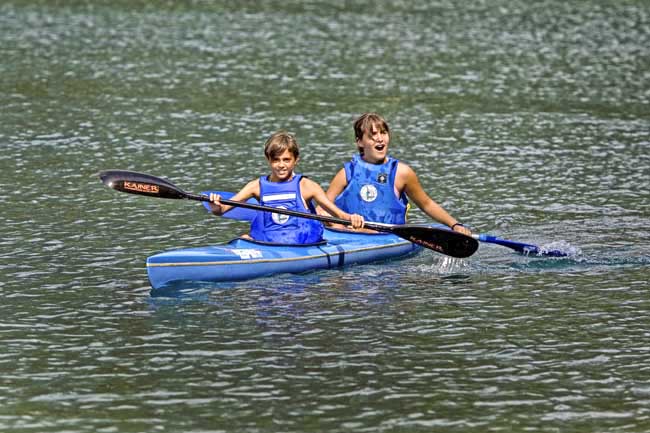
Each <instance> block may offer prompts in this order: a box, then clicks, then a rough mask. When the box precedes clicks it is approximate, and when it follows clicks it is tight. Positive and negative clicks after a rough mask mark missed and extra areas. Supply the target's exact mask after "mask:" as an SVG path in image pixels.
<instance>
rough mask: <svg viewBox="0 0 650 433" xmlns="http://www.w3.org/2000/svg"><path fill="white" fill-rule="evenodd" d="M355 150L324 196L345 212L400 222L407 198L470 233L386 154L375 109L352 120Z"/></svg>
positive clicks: (383, 125)
mask: <svg viewBox="0 0 650 433" xmlns="http://www.w3.org/2000/svg"><path fill="white" fill-rule="evenodd" d="M354 134H355V142H356V145H357V149H358V150H359V154H358V155H355V156H354V157H353V158H352V161H350V162H347V163H345V165H344V167H343V168H342V169H341V170H340V171H339V172H338V173H337V174H336V175H335V176H334V178H333V179H332V182H331V183H330V186H329V188H328V189H327V196H328V197H329V198H330V200H332V201H334V203H335V204H336V205H337V206H338V207H340V208H341V209H344V210H345V211H347V212H354V213H358V214H360V215H363V217H364V219H365V220H366V221H375V222H381V223H390V224H404V223H405V222H406V211H407V208H408V200H409V199H410V200H411V201H412V202H413V203H415V204H416V205H417V206H418V207H419V208H420V209H421V210H422V211H423V212H424V213H426V214H427V215H429V216H430V217H431V218H433V219H434V220H436V221H438V222H439V223H441V224H445V225H447V226H448V227H450V228H451V229H452V230H454V231H457V232H460V233H463V234H466V235H468V236H471V231H470V230H469V229H468V228H466V227H465V226H463V225H462V224H461V223H459V222H458V220H456V219H455V218H454V217H452V216H451V215H449V213H447V211H445V210H444V209H443V208H442V206H440V205H439V204H438V203H436V202H435V201H434V200H433V199H432V198H431V197H429V195H428V194H427V193H426V192H425V191H424V190H423V189H422V185H420V181H419V180H418V177H417V174H416V173H415V171H414V170H413V169H412V168H411V167H409V166H408V165H407V164H405V163H403V162H401V161H398V160H396V159H394V158H392V157H390V156H389V155H388V144H389V143H390V129H389V127H388V123H387V122H386V120H384V118H383V117H382V116H380V115H379V114H377V113H365V114H363V115H361V117H359V118H358V119H357V120H356V121H355V122H354Z"/></svg>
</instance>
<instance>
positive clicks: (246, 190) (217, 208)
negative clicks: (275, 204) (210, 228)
mask: <svg viewBox="0 0 650 433" xmlns="http://www.w3.org/2000/svg"><path fill="white" fill-rule="evenodd" d="M259 196H260V181H259V179H255V180H252V181H250V182H248V183H247V184H246V185H245V186H244V187H243V188H242V189H241V190H239V192H238V193H237V194H235V195H233V196H232V197H231V198H230V200H233V201H246V200H248V199H249V198H251V197H255V198H257V199H259ZM219 198H220V197H219V195H217V194H214V193H212V194H210V202H209V205H210V211H212V213H213V214H215V215H223V214H225V213H226V212H228V211H229V210H230V209H232V208H233V206H230V205H226V204H221V203H220V202H219Z"/></svg>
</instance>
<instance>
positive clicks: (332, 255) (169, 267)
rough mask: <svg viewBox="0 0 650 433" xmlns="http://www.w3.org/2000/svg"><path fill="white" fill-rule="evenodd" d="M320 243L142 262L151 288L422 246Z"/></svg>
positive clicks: (169, 254)
mask: <svg viewBox="0 0 650 433" xmlns="http://www.w3.org/2000/svg"><path fill="white" fill-rule="evenodd" d="M324 238H325V239H326V242H323V243H321V244H312V245H278V244H268V243H263V242H255V241H251V240H246V239H234V240H232V241H230V242H228V243H227V244H223V245H215V246H206V247H198V248H186V249H179V250H172V251H166V252H163V253H159V254H156V255H153V256H151V257H149V258H147V274H148V276H149V281H150V283H151V286H152V287H153V288H154V289H161V288H169V287H176V286H187V285H191V284H192V283H203V282H224V281H241V280H248V279H252V278H259V277H266V276H269V275H274V274H280V273H302V272H307V271H312V270H316V269H331V268H340V267H343V266H347V265H352V264H357V265H360V264H365V263H371V262H377V261H384V260H390V259H397V258H403V257H406V256H409V255H412V254H415V253H417V252H419V251H420V250H421V249H422V247H420V246H418V245H416V244H413V243H411V242H409V241H406V240H404V239H402V238H400V237H398V236H396V235H393V234H386V233H377V234H370V233H352V232H349V231H343V230H334V229H328V228H326V229H325V233H324Z"/></svg>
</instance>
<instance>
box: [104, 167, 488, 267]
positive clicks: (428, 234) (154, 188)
mask: <svg viewBox="0 0 650 433" xmlns="http://www.w3.org/2000/svg"><path fill="white" fill-rule="evenodd" d="M99 178H100V179H101V180H102V182H103V183H104V184H105V185H106V186H108V187H110V188H113V189H115V190H117V191H121V192H126V193H130V194H138V195H145V196H149V197H159V198H169V199H188V200H196V201H210V198H209V197H208V196H206V195H202V194H192V193H188V192H185V191H183V190H182V189H180V188H179V187H177V186H176V185H174V184H173V183H171V182H170V181H168V180H166V179H163V178H160V177H156V176H152V175H150V174H145V173H138V172H134V171H129V170H106V171H102V172H101V173H99ZM220 202H221V203H223V204H226V205H230V206H236V207H243V208H247V209H252V210H256V211H262V212H273V213H279V214H284V215H291V216H296V217H299V218H307V219H313V220H318V221H322V222H329V223H334V224H343V225H348V226H349V225H351V224H352V223H351V222H350V221H348V220H344V219H341V218H335V217H331V216H326V215H317V214H312V213H307V212H299V211H294V210H290V209H283V208H275V207H270V206H263V205H259V204H254V203H247V202H240V201H235V200H227V199H223V198H222V199H220ZM364 227H366V228H368V229H371V230H376V231H378V232H384V233H392V234H395V235H397V236H399V237H401V238H403V239H406V240H408V241H410V242H413V243H415V244H418V245H422V246H423V247H425V248H429V249H431V250H434V251H437V252H439V253H442V254H446V255H449V256H452V257H459V258H464V257H469V256H471V255H472V254H474V252H476V250H477V249H478V245H479V244H478V241H477V240H476V239H474V238H472V237H470V236H466V235H464V234H462V233H457V232H454V231H450V230H446V229H438V228H435V227H428V226H419V225H413V224H404V225H394V224H382V223H373V222H365V223H364Z"/></svg>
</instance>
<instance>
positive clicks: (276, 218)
mask: <svg viewBox="0 0 650 433" xmlns="http://www.w3.org/2000/svg"><path fill="white" fill-rule="evenodd" d="M277 208H278V209H286V207H284V206H277ZM271 219H272V220H273V222H274V223H276V224H284V223H286V222H287V221H289V215H283V214H281V213H273V214H271Z"/></svg>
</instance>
